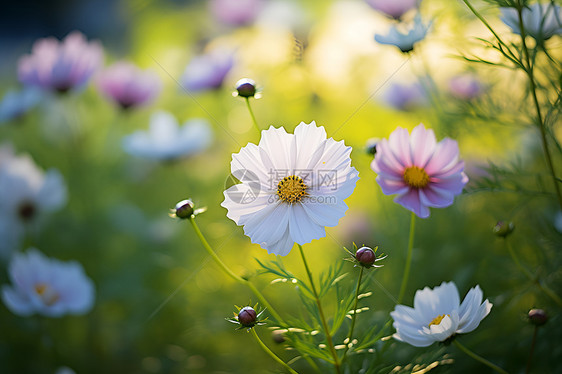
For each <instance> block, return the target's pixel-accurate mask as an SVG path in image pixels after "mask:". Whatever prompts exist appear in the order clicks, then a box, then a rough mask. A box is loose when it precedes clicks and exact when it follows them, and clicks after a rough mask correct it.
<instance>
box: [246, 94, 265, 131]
mask: <svg viewBox="0 0 562 374" xmlns="http://www.w3.org/2000/svg"><path fill="white" fill-rule="evenodd" d="M246 106H247V107H248V111H249V112H250V117H252V124H253V125H254V128H255V129H256V130H258V134H260V133H261V130H260V127H259V126H258V121H256V116H254V111H253V110H252V106H251V105H250V98H249V97H247V98H246Z"/></svg>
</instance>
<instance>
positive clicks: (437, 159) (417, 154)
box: [371, 124, 468, 218]
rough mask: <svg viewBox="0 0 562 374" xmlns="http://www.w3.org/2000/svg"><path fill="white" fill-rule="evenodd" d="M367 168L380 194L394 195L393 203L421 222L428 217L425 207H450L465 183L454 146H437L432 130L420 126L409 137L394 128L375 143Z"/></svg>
mask: <svg viewBox="0 0 562 374" xmlns="http://www.w3.org/2000/svg"><path fill="white" fill-rule="evenodd" d="M371 168H372V169H373V170H374V172H375V173H377V183H378V184H379V186H380V187H381V189H382V192H383V193H384V194H385V195H394V194H397V195H398V196H397V197H396V198H395V199H394V201H395V202H397V203H398V204H400V205H402V206H403V207H404V208H406V209H408V210H410V211H412V212H414V213H415V214H416V215H417V216H418V217H421V218H427V217H429V209H428V208H429V207H432V208H444V207H447V206H449V205H451V204H453V200H454V197H455V196H456V195H458V194H460V193H461V192H462V189H463V187H464V185H465V184H466V183H467V182H468V177H467V176H466V175H465V173H464V172H463V169H464V162H463V161H459V148H458V144H457V142H456V141H454V140H452V139H449V138H445V139H443V140H442V141H441V142H439V143H437V142H436V140H435V134H434V133H433V130H431V129H428V130H426V129H425V127H424V125H423V124H420V125H418V126H417V127H416V128H414V130H412V134H411V135H410V134H409V133H408V130H406V129H404V128H401V127H398V128H397V129H396V130H394V132H393V133H392V134H390V136H389V138H388V140H387V139H383V140H382V141H381V142H380V143H378V144H377V155H376V156H375V159H374V160H373V162H372V163H371Z"/></svg>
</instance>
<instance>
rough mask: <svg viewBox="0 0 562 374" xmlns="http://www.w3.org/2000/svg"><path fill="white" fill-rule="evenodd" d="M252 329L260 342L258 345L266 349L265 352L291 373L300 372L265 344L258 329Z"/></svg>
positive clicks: (296, 373)
mask: <svg viewBox="0 0 562 374" xmlns="http://www.w3.org/2000/svg"><path fill="white" fill-rule="evenodd" d="M251 330H252V335H253V336H254V338H255V339H256V341H257V342H258V345H259V346H260V347H261V348H262V349H263V350H264V351H265V353H267V354H268V355H269V356H270V357H271V358H272V359H274V360H275V361H276V362H278V363H279V364H281V365H282V366H283V367H284V368H285V369H287V370H288V371H289V373H291V374H299V373H298V372H296V371H295V370H293V368H291V367H290V366H289V365H287V364H286V363H285V361H283V360H281V359H280V358H279V357H278V356H277V355H276V354H275V353H273V352H272V351H271V350H270V349H269V348H268V347H267V345H265V344H264V343H263V342H262V340H261V339H260V337H259V336H258V333H257V332H256V329H251Z"/></svg>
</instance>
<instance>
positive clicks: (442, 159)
mask: <svg viewBox="0 0 562 374" xmlns="http://www.w3.org/2000/svg"><path fill="white" fill-rule="evenodd" d="M458 157H459V146H458V144H457V142H456V141H454V140H452V139H449V138H445V139H443V140H442V141H441V142H439V144H437V149H436V150H435V152H434V153H433V157H431V159H430V160H429V162H428V163H427V165H426V167H425V171H426V173H427V174H429V175H431V176H432V175H435V174H438V173H441V172H442V171H443V170H448V169H449V168H450V167H451V166H452V165H454V164H455V163H456V162H457V160H458Z"/></svg>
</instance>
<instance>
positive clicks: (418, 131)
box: [410, 124, 437, 168]
mask: <svg viewBox="0 0 562 374" xmlns="http://www.w3.org/2000/svg"><path fill="white" fill-rule="evenodd" d="M436 144H437V142H436V140H435V134H434V133H433V130H432V129H427V130H426V129H425V127H424V126H423V124H419V125H418V126H416V127H415V128H414V129H413V130H412V135H410V145H411V148H412V154H413V158H414V159H413V163H414V165H416V166H419V167H421V168H425V165H426V164H427V162H428V161H429V159H430V158H431V156H432V155H433V153H434V152H435V146H436Z"/></svg>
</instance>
